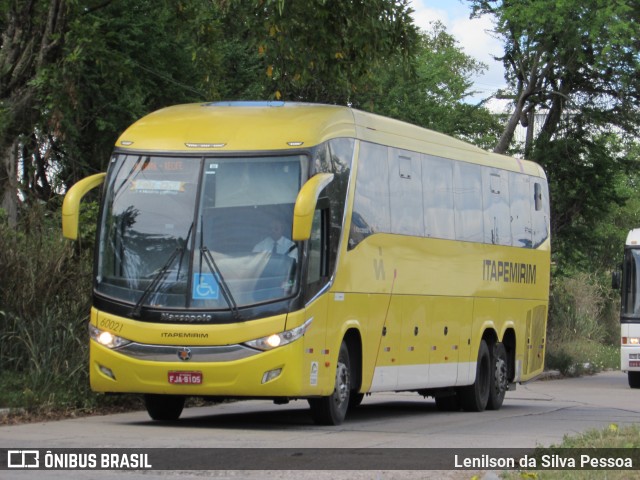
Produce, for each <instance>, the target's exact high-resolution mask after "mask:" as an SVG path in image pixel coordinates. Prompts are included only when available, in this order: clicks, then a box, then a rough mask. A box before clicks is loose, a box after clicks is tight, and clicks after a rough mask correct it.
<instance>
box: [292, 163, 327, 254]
mask: <svg viewBox="0 0 640 480" xmlns="http://www.w3.org/2000/svg"><path fill="white" fill-rule="evenodd" d="M332 180H333V173H319V174H317V175H314V176H313V177H311V178H310V179H309V180H307V183H305V184H304V185H303V186H302V188H301V189H300V192H298V198H296V205H295V207H294V209H293V228H292V231H291V239H292V240H293V241H294V242H301V241H304V240H309V238H310V237H311V224H312V223H313V214H314V212H315V210H316V203H317V202H318V197H319V196H320V192H321V191H322V190H323V189H324V187H326V186H327V185H329V184H330V183H331V181H332Z"/></svg>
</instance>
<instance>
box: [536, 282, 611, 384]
mask: <svg viewBox="0 0 640 480" xmlns="http://www.w3.org/2000/svg"><path fill="white" fill-rule="evenodd" d="M619 311H620V303H619V298H618V296H617V294H616V292H614V291H613V290H612V289H611V279H610V278H609V277H605V276H597V275H593V274H589V273H585V272H574V273H573V275H571V276H562V275H556V276H555V277H554V279H553V282H552V288H551V297H550V301H549V321H548V325H547V352H546V359H545V366H546V368H548V369H552V370H559V371H560V373H562V374H563V375H567V376H580V375H583V374H589V373H595V372H599V371H601V370H605V369H610V368H614V369H619V368H620V347H619V343H620V324H619V321H618V315H619Z"/></svg>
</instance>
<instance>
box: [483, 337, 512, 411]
mask: <svg viewBox="0 0 640 480" xmlns="http://www.w3.org/2000/svg"><path fill="white" fill-rule="evenodd" d="M491 370H492V372H491V375H490V380H491V382H490V387H489V400H488V402H487V410H500V407H502V402H504V395H505V393H506V392H507V385H508V382H509V379H508V375H509V372H508V369H507V350H506V349H505V348H504V344H502V343H496V344H494V345H493V353H492V355H491Z"/></svg>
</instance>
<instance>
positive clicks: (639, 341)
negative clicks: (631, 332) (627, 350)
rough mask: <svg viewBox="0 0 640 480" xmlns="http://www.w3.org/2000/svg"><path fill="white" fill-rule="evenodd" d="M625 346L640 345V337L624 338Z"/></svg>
mask: <svg viewBox="0 0 640 480" xmlns="http://www.w3.org/2000/svg"><path fill="white" fill-rule="evenodd" d="M622 344H623V345H640V338H638V337H622Z"/></svg>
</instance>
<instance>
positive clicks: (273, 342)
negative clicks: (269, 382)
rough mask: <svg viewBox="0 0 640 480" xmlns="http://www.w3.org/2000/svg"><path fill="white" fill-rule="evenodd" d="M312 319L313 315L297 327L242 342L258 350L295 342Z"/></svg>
mask: <svg viewBox="0 0 640 480" xmlns="http://www.w3.org/2000/svg"><path fill="white" fill-rule="evenodd" d="M312 321H313V317H311V318H310V319H309V320H307V321H306V322H304V323H303V324H302V325H300V326H299V327H296V328H292V329H291V330H286V331H284V332H280V333H274V334H272V335H268V336H266V337H262V338H256V339H255V340H249V341H248V342H244V344H245V345H247V346H248V347H252V348H257V349H258V350H273V349H274V348H277V347H282V346H283V345H287V344H289V343H291V342H295V341H296V340H297V339H299V338H300V337H302V336H303V335H304V333H305V332H306V331H307V329H308V328H309V325H311V322H312Z"/></svg>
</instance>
